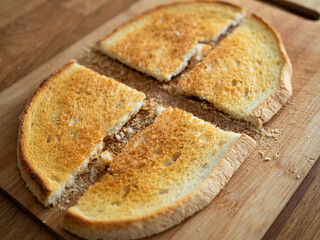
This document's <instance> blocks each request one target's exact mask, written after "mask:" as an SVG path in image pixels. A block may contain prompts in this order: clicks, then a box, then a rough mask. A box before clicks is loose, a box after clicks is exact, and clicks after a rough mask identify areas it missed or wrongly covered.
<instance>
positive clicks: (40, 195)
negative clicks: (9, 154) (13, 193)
mask: <svg viewBox="0 0 320 240" xmlns="http://www.w3.org/2000/svg"><path fill="white" fill-rule="evenodd" d="M75 63H76V61H75V60H70V61H69V62H68V63H66V64H64V65H62V66H61V67H60V68H59V69H58V70H56V71H55V72H54V73H53V74H51V75H49V77H47V78H46V79H45V80H43V81H42V83H41V84H40V85H39V86H38V88H37V89H36V91H35V92H34V94H33V95H32V97H31V98H30V100H29V101H28V103H27V105H26V107H25V109H24V110H23V112H22V117H21V121H20V126H19V133H18V146H17V160H18V167H19V170H20V173H21V176H22V179H23V180H24V182H25V184H26V186H27V187H28V188H29V189H30V191H31V192H32V193H33V195H34V196H36V197H37V199H38V200H39V201H40V202H41V203H42V204H43V205H44V206H46V207H47V206H49V202H48V199H49V197H50V195H51V193H52V192H53V190H52V189H51V188H50V186H49V185H48V182H47V181H46V180H45V179H44V178H43V177H42V175H41V174H40V173H39V171H37V170H36V169H35V168H34V167H33V165H32V164H31V162H30V159H28V157H27V156H26V146H25V142H24V137H25V127H26V126H25V124H26V121H27V117H28V115H29V112H30V109H31V107H32V105H33V104H34V101H36V98H37V96H39V94H40V93H41V92H42V91H43V90H44V89H45V88H46V87H47V86H48V84H50V83H51V81H53V80H54V79H55V78H56V77H57V76H58V75H60V74H61V73H62V72H63V71H64V70H66V69H68V68H70V67H71V66H72V65H73V64H75Z"/></svg>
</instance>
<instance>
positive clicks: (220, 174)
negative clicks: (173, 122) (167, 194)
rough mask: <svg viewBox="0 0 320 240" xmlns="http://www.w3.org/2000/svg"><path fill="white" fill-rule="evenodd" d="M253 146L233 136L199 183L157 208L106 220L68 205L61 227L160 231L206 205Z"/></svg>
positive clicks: (121, 233)
mask: <svg viewBox="0 0 320 240" xmlns="http://www.w3.org/2000/svg"><path fill="white" fill-rule="evenodd" d="M180 111H181V110H180ZM200 131H201V130H200ZM166 132H167V131H166ZM150 135H152V133H150ZM148 136H149V135H148ZM146 141H147V140H146ZM254 146H255V141H254V140H253V139H251V138H250V137H248V136H246V135H241V136H237V139H236V140H233V141H232V142H231V146H230V147H229V149H228V150H227V152H226V154H225V155H224V156H222V159H221V160H220V161H219V163H218V165H217V166H215V167H214V168H213V171H212V172H211V173H209V175H208V177H207V178H206V179H205V180H204V181H203V182H201V183H200V184H199V187H197V188H195V189H194V190H192V191H191V192H189V193H188V194H186V195H183V196H182V197H181V198H179V199H178V200H175V201H173V202H171V203H170V204H167V205H164V206H163V207H161V208H160V209H157V210H155V211H152V212H149V213H147V214H144V215H140V216H131V217H127V218H126V217H125V218H123V217H122V218H120V219H114V218H113V219H112V218H111V219H110V220H106V219H103V218H101V217H96V218H95V217H90V218H89V217H86V216H85V215H84V214H82V213H81V211H80V210H79V209H78V208H71V209H69V210H68V211H67V214H66V216H65V217H64V220H63V227H64V228H65V229H67V230H69V231H71V232H72V233H75V234H77V235H78V236H80V237H85V238H92V239H95V238H103V239H136V238H141V237H146V236H150V235H152V234H155V233H158V232H161V231H164V230H166V229H168V228H169V227H171V226H173V225H176V224H178V223H180V222H181V221H183V220H184V219H185V218H187V217H189V216H191V215H192V214H194V213H195V212H197V211H199V210H201V209H202V208H203V207H205V206H206V205H208V204H209V203H210V202H211V200H212V199H213V198H214V197H215V196H216V195H217V194H218V193H219V191H220V190H221V189H222V188H223V186H224V185H225V184H226V183H227V182H228V181H229V179H230V178H231V176H232V175H233V173H234V172H235V171H236V170H237V169H238V167H239V166H240V165H241V163H242V162H243V160H244V159H245V158H246V156H247V155H248V154H249V153H250V152H251V151H252V149H253V147H254ZM131 149H132V147H131ZM138 154H139V153H138ZM148 159H149V158H148ZM136 161H137V160H134V162H136ZM127 164H128V165H129V168H133V167H132V166H131V165H130V163H127ZM115 170H116V171H118V170H119V169H115ZM137 187H139V185H137ZM96 190H97V189H95V191H96ZM144 191H145V190H144ZM99 196H100V195H99ZM148 203H149V202H148ZM99 206H100V205H99ZM85 209H87V208H86V207H85Z"/></svg>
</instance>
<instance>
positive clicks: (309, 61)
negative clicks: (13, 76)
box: [0, 0, 320, 239]
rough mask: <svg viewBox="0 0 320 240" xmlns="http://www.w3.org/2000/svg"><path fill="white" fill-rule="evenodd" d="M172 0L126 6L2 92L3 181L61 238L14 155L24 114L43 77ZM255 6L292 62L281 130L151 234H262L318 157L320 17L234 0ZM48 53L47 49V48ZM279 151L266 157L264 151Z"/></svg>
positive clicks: (54, 214) (56, 220)
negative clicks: (198, 201) (199, 204)
mask: <svg viewBox="0 0 320 240" xmlns="http://www.w3.org/2000/svg"><path fill="white" fill-rule="evenodd" d="M168 2H172V1H170V0H161V1H157V2H155V1H148V0H142V1H140V2H138V3H136V4H134V5H132V6H131V7H130V8H129V9H128V10H127V11H126V12H123V13H122V14H120V15H118V16H116V17H115V18H114V19H112V20H110V21H108V22H107V23H105V24H104V25H103V26H101V27H100V28H99V29H97V30H96V31H94V32H93V33H91V34H89V35H88V36H87V37H85V38H84V39H82V40H81V41H79V42H78V43H76V44H75V45H73V46H71V47H70V48H68V49H67V50H65V51H64V52H62V53H60V54H58V55H57V56H56V57H54V58H53V59H51V60H50V61H49V62H47V63H45V64H44V65H43V66H41V67H40V68H38V69H37V70H35V71H34V72H32V73H30V74H29V75H27V76H26V77H25V78H23V79H21V80H20V81H18V82H17V83H15V84H14V85H12V86H11V87H10V88H8V89H6V90H5V91H3V92H1V93H0V99H1V103H0V134H1V138H0V147H1V152H0V157H1V162H0V187H1V189H2V190H3V191H5V192H6V193H7V194H8V195H9V196H11V197H12V199H14V200H16V202H18V203H19V204H20V205H21V206H22V207H23V208H25V209H26V210H27V211H28V212H29V213H30V214H32V215H33V216H34V217H35V218H36V219H38V220H39V221H40V222H42V223H43V224H44V226H47V227H48V228H49V229H50V230H52V232H54V233H56V234H57V236H60V237H63V238H66V239H73V238H76V237H74V236H73V235H71V234H69V233H67V232H66V231H64V230H63V229H61V227H60V222H61V218H62V216H63V215H64V212H63V211H58V210H57V209H56V208H51V209H47V208H44V207H43V206H42V205H41V204H39V203H38V201H37V200H36V199H35V198H34V197H33V196H32V194H31V193H30V192H29V190H28V189H26V187H25V185H24V182H23V180H22V179H21V176H20V173H19V170H18V167H17V160H16V145H17V134H18V126H19V115H20V114H21V112H22V111H23V108H24V107H25V105H26V103H27V101H28V99H29V98H30V96H31V95H32V94H33V92H34V91H35V89H36V87H37V86H38V85H39V84H40V83H41V81H42V80H43V79H44V78H46V77H47V76H48V75H49V74H50V73H52V72H53V71H54V70H55V69H56V68H58V67H59V66H60V65H62V64H63V63H65V62H67V61H68V60H69V59H71V58H76V59H77V58H80V57H81V56H82V55H84V54H85V51H86V48H87V47H88V46H92V45H93V44H94V43H95V41H96V40H97V39H99V38H100V37H102V36H104V35H106V34H108V33H110V32H111V31H112V30H113V29H115V28H117V27H118V26H120V25H121V24H123V23H124V22H126V21H128V20H130V19H131V18H133V17H135V16H137V15H139V14H140V13H142V12H144V11H146V10H148V9H150V8H153V7H155V6H157V5H160V4H163V3H168ZM233 2H237V3H238V4H240V5H242V6H244V7H245V8H246V10H247V13H250V12H257V13H259V14H260V15H262V16H263V17H265V18H266V19H267V20H268V21H269V22H270V23H271V24H272V25H273V26H274V27H275V28H276V29H277V31H278V32H279V33H280V35H281V36H282V38H283V40H284V44H285V46H286V49H287V51H288V54H289V57H290V58H291V60H292V64H293V79H292V82H293V96H292V98H291V99H290V101H289V103H288V104H287V105H286V106H285V107H284V108H283V109H282V110H281V111H280V112H279V113H278V114H277V115H276V116H275V117H274V118H273V119H272V120H271V121H270V122H269V123H268V124H267V126H266V128H269V129H275V130H278V131H279V132H280V134H279V135H278V136H277V138H276V139H272V138H270V139H269V140H268V141H267V142H266V143H267V144H265V145H264V146H263V148H262V146H260V145H259V146H258V147H257V149H256V150H255V152H254V153H253V154H251V156H250V157H248V158H247V160H246V161H245V163H244V164H243V165H242V166H241V168H240V169H239V170H238V171H237V173H236V174H235V175H234V176H233V178H232V179H231V181H230V182H229V183H228V184H227V186H226V187H225V188H224V189H223V190H222V191H221V193H220V194H219V195H218V197H217V198H216V199H215V200H214V201H213V202H212V203H211V204H210V205H209V206H208V207H206V208H205V209H204V210H203V211H201V212H199V213H198V214H195V215H194V216H193V217H191V218H189V219H188V220H186V221H185V222H183V223H182V224H180V225H178V226H176V227H173V228H171V229H169V230H168V231H166V232H164V233H161V234H158V235H155V236H153V237H151V238H150V239H169V238H170V239H194V238H195V239H252V238H261V237H262V236H263V235H264V233H265V232H266V231H267V230H268V228H269V227H270V225H271V224H272V222H273V221H274V220H275V218H276V217H277V215H278V214H279V213H280V211H281V210H282V208H283V207H284V206H285V205H286V203H287V201H288V200H289V199H290V197H291V196H292V194H293V193H294V191H295V190H296V188H297V187H298V186H299V184H300V183H301V181H302V180H303V178H304V177H305V176H306V174H307V173H308V171H309V170H310V168H311V167H312V165H313V164H314V163H315V161H316V159H318V158H319V156H320V44H319V42H320V22H312V21H308V20H305V19H302V18H299V17H297V16H294V15H291V14H289V13H287V12H284V11H281V10H279V9H276V8H274V7H272V6H269V5H265V4H264V3H262V2H254V1H245V0H242V1H233ZM44 54H45V53H44ZM259 151H263V152H264V153H265V155H266V156H268V157H272V156H275V155H276V154H277V155H278V156H279V158H277V159H275V160H272V161H263V159H261V158H260V157H259V156H260V154H259Z"/></svg>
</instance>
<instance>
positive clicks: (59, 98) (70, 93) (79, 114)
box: [18, 61, 145, 206]
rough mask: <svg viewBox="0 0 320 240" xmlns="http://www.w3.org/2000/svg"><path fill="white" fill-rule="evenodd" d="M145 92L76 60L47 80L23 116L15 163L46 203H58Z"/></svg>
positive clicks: (135, 109) (139, 104) (127, 117)
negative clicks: (77, 175)
mask: <svg viewBox="0 0 320 240" xmlns="http://www.w3.org/2000/svg"><path fill="white" fill-rule="evenodd" d="M144 98H145V95H144V94H143V93H141V92H138V91H136V90H133V89H131V88H129V87H127V86H125V85H124V84H120V83H118V82H117V81H115V80H113V79H110V78H107V77H105V76H101V75H99V74H98V73H96V72H94V71H92V70H90V69H88V68H85V67H83V66H81V65H79V64H77V63H76V62H75V61H71V62H70V63H68V64H65V65H64V66H63V67H61V68H60V69H59V70H58V71H57V72H56V73H54V74H52V75H51V76H50V77H49V78H48V79H46V80H45V81H44V82H43V83H42V84H41V85H40V86H39V88H38V89H37V91H36V92H35V94H34V95H33V96H32V98H31V100H30V101H29V103H28V105H27V107H26V109H25V111H24V113H23V116H22V120H21V125H20V131H19V146H18V153H19V154H18V165H19V167H20V170H21V174H22V177H23V179H24V180H25V182H26V185H27V186H28V187H29V188H30V190H31V191H32V192H33V193H34V195H35V196H36V197H37V198H38V199H39V201H40V202H41V203H43V204H44V205H45V206H48V205H49V204H51V203H52V204H54V203H56V200H58V199H59V198H60V197H61V195H62V194H63V191H64V189H65V187H66V186H68V185H69V184H72V182H73V179H74V177H75V175H76V174H78V173H80V172H81V171H83V169H84V168H85V167H86V165H87V164H88V163H89V158H91V157H94V156H95V155H96V154H99V152H100V151H101V150H102V147H103V145H102V139H103V137H104V136H105V135H106V134H107V135H108V134H113V133H115V132H116V131H118V130H119V128H120V127H121V126H122V125H123V124H124V123H125V122H126V121H127V120H129V118H130V116H131V115H132V114H134V113H136V112H137V111H138V109H139V108H140V107H141V105H142V101H143V99H144Z"/></svg>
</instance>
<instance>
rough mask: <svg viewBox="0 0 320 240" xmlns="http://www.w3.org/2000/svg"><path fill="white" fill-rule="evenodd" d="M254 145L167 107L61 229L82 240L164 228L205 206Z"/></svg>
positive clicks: (132, 235)
mask: <svg viewBox="0 0 320 240" xmlns="http://www.w3.org/2000/svg"><path fill="white" fill-rule="evenodd" d="M254 145H255V141H254V140H253V139H251V138H250V137H248V136H246V135H241V134H237V133H232V132H226V131H223V130H220V129H218V128H216V127H215V126H213V125H211V124H210V123H207V122H204V121H203V120H200V119H198V118H196V117H194V116H192V114H190V113H186V112H184V111H183V110H180V109H172V108H171V107H169V108H167V109H165V110H164V111H162V113H161V115H160V116H158V117H157V118H156V120H155V122H154V123H153V124H152V125H150V126H149V127H147V128H146V129H144V130H143V131H142V132H140V133H138V134H137V135H136V136H134V137H133V138H132V139H131V140H130V141H129V143H128V144H127V145H126V146H125V147H124V149H123V150H122V152H121V153H120V154H119V155H117V157H115V159H114V160H113V161H112V163H111V165H110V168H109V169H108V173H107V174H106V175H105V176H103V178H102V180H101V182H98V183H96V184H95V185H93V186H91V187H90V188H89V189H88V191H87V192H86V193H85V194H84V195H83V196H82V197H81V198H80V200H79V201H78V203H77V204H76V205H75V206H73V207H72V208H70V209H69V210H68V211H67V214H66V216H65V217H64V220H63V227H64V228H65V229H67V230H68V231H70V232H72V233H74V234H76V235H78V236H80V237H83V238H88V239H136V238H141V237H146V236H150V235H152V234H155V233H158V232H161V231H164V230H166V229H168V228H169V227H171V226H173V225H175V224H178V223H180V222H181V221H183V220H184V219H185V218H187V217H189V216H191V215H192V214H194V213H195V212H197V211H199V210H200V209H202V208H203V207H205V206H206V205H208V204H209V203H210V201H211V200H212V199H213V198H214V197H215V196H216V195H217V194H218V193H219V191H220V190H221V189H222V188H223V187H224V185H225V184H226V183H227V182H228V181H229V179H230V178H231V176H232V175H233V174H234V172H235V171H236V170H237V169H238V167H239V166H240V165H241V163H242V161H243V160H244V159H245V158H246V156H247V155H248V153H250V152H251V150H252V149H253V147H254Z"/></svg>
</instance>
